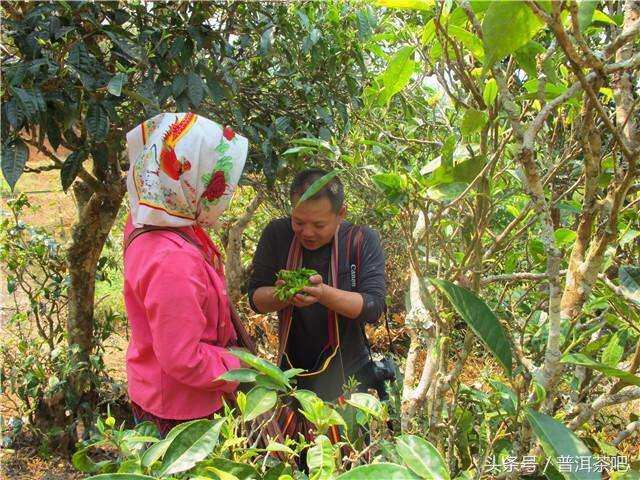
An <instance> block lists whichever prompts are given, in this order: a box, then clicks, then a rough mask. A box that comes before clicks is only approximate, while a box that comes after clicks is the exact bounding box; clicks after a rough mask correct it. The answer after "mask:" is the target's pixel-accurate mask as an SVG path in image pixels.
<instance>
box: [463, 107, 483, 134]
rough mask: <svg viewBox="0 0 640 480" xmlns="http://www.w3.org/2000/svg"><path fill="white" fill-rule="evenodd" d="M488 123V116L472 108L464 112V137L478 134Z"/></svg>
mask: <svg viewBox="0 0 640 480" xmlns="http://www.w3.org/2000/svg"><path fill="white" fill-rule="evenodd" d="M485 123H487V114H486V113H484V112H482V111H480V110H475V109H473V108H470V109H469V110H467V111H466V112H464V116H463V117H462V123H461V124H460V131H461V132H462V136H463V137H468V136H469V135H473V134H474V133H476V132H479V131H480V130H481V129H482V127H484V125H485Z"/></svg>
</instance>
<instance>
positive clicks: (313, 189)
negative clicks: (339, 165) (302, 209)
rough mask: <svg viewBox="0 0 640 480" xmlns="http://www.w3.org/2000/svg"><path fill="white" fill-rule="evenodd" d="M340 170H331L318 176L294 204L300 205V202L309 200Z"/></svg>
mask: <svg viewBox="0 0 640 480" xmlns="http://www.w3.org/2000/svg"><path fill="white" fill-rule="evenodd" d="M340 172H341V170H332V171H330V172H329V173H327V174H325V175H323V176H322V177H320V178H318V179H317V180H316V181H315V182H313V183H312V184H311V185H309V188H307V189H306V190H305V191H304V193H303V194H302V196H301V197H300V199H299V200H298V201H297V202H296V206H298V205H300V204H301V203H302V202H304V201H306V200H309V199H310V198H311V197H313V196H314V195H315V194H316V193H318V192H319V191H320V190H322V189H323V188H324V186H325V185H327V184H328V183H329V182H330V181H331V180H333V177H335V176H336V175H338V173H340Z"/></svg>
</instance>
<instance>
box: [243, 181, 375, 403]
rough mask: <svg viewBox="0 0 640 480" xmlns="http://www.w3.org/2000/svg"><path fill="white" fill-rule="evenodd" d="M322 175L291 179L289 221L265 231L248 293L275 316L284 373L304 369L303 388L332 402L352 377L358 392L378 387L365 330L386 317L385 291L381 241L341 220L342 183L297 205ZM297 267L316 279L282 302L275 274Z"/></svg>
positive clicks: (254, 303)
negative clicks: (276, 314)
mask: <svg viewBox="0 0 640 480" xmlns="http://www.w3.org/2000/svg"><path fill="white" fill-rule="evenodd" d="M325 174H326V172H324V171H323V170H319V169H309V170H305V171H303V172H300V173H299V174H298V175H297V176H296V178H295V179H294V180H293V182H292V184H291V188H290V200H291V205H292V210H291V216H290V217H286V218H280V219H277V220H273V221H271V222H270V223H269V224H268V225H267V227H266V228H265V229H264V231H263V232H262V236H261V238H260V242H259V243H258V248H257V250H256V253H255V256H254V259H253V269H252V274H251V278H250V280H249V292H248V293H249V302H250V303H251V306H252V308H253V309H254V310H255V311H256V312H260V313H267V312H274V311H277V312H278V317H279V319H280V331H279V335H280V352H279V360H278V361H280V363H281V366H282V368H302V369H305V370H306V372H305V373H304V374H302V375H301V376H299V377H298V386H299V387H300V388H307V389H311V390H314V391H315V392H316V393H317V394H318V395H319V396H320V397H322V398H324V399H325V400H335V399H336V398H337V397H338V396H340V394H341V393H342V386H343V384H344V383H345V381H346V379H347V378H349V377H350V376H354V377H355V378H356V380H358V382H359V383H360V390H361V391H362V390H366V388H368V387H370V386H372V384H373V383H374V382H375V381H376V378H374V373H373V364H372V362H371V355H370V352H369V346H368V342H367V339H366V337H365V335H364V325H365V323H367V322H369V323H372V322H375V321H376V320H378V318H379V317H380V316H381V315H382V313H383V311H384V308H385V294H386V287H385V279H384V254H383V252H382V248H381V246H380V239H379V236H378V234H377V233H376V232H375V231H374V230H372V229H370V228H367V227H358V226H354V225H352V224H351V223H349V222H347V221H345V220H344V217H345V213H346V207H345V205H344V189H343V186H342V183H341V182H340V180H339V179H338V178H337V177H334V178H333V180H331V181H330V182H329V183H328V184H327V185H325V187H324V188H322V189H321V190H320V191H319V192H318V193H316V194H315V195H314V196H312V197H311V198H310V199H308V200H306V201H304V202H302V203H300V204H299V205H298V200H299V199H300V197H301V196H302V194H303V193H304V192H305V191H306V190H307V188H309V186H310V185H311V184H312V183H313V182H314V181H316V180H317V179H319V178H321V177H322V176H323V175H325ZM296 258H297V263H296ZM300 267H304V268H311V269H314V270H316V271H317V272H318V274H319V275H315V276H312V277H311V279H310V282H311V285H310V286H308V287H305V289H304V290H303V292H301V293H298V294H296V295H295V296H294V297H293V298H291V299H288V300H286V301H280V300H278V299H277V298H276V297H275V295H274V290H275V285H276V275H277V273H278V272H279V271H280V270H281V269H294V268H300Z"/></svg>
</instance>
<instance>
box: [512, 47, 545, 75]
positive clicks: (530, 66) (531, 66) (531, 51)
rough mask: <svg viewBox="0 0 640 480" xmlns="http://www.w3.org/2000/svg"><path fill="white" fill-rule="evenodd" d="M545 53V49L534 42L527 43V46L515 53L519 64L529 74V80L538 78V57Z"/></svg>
mask: <svg viewBox="0 0 640 480" xmlns="http://www.w3.org/2000/svg"><path fill="white" fill-rule="evenodd" d="M544 51H545V50H544V47H543V46H542V45H540V44H539V43H538V42H534V41H531V42H527V44H526V45H524V46H522V47H520V48H519V49H517V50H516V51H515V53H514V55H515V57H516V60H517V62H518V64H519V65H520V67H522V69H523V70H524V71H525V72H526V73H527V76H528V77H529V78H536V77H537V74H538V65H537V63H536V55H538V54H539V53H542V52H544Z"/></svg>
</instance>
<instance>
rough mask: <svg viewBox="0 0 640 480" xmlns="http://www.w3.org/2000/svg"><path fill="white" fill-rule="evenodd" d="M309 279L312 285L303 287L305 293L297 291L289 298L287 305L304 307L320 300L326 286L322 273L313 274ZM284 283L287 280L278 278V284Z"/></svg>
mask: <svg viewBox="0 0 640 480" xmlns="http://www.w3.org/2000/svg"><path fill="white" fill-rule="evenodd" d="M309 281H310V282H311V285H310V286H307V287H304V288H303V289H302V292H304V293H302V292H299V293H296V294H295V295H294V296H293V297H291V298H290V299H289V300H288V302H287V305H293V306H294V307H298V308H304V307H308V306H309V305H313V304H314V303H316V302H318V301H319V300H320V298H321V297H322V292H323V287H324V284H323V283H322V277H321V276H320V275H313V276H311V277H310V278H309ZM284 283H285V282H284V281H283V280H276V286H279V285H284ZM307 289H310V290H307Z"/></svg>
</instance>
